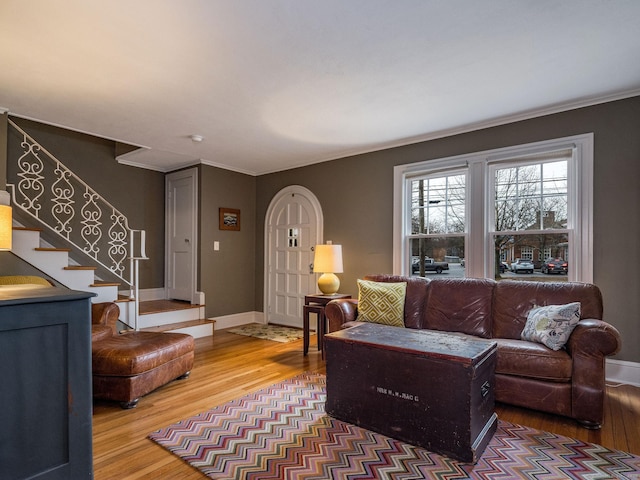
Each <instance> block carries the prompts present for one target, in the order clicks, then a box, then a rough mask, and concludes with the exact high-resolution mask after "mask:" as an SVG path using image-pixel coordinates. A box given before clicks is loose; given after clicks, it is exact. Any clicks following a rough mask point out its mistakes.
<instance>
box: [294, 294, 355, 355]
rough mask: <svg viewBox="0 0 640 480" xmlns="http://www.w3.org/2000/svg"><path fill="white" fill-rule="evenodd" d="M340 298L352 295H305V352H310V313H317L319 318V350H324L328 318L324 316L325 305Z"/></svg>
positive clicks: (303, 325) (303, 316)
mask: <svg viewBox="0 0 640 480" xmlns="http://www.w3.org/2000/svg"><path fill="white" fill-rule="evenodd" d="M339 298H351V295H349V294H346V293H336V294H333V295H322V294H315V295H305V297H304V307H302V312H303V315H302V328H303V335H304V337H303V338H304V347H303V354H304V355H307V354H308V353H309V313H315V314H316V316H317V318H318V331H317V332H316V334H317V336H318V350H322V345H323V338H324V334H325V331H326V329H327V320H326V317H325V316H324V307H325V305H326V304H327V303H329V302H330V301H331V300H337V299H339Z"/></svg>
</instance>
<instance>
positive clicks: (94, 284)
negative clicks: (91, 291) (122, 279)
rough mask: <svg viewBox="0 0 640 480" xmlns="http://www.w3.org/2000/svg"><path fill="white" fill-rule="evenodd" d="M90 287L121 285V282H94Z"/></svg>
mask: <svg viewBox="0 0 640 480" xmlns="http://www.w3.org/2000/svg"><path fill="white" fill-rule="evenodd" d="M89 286H90V287H119V286H120V284H119V283H118V282H94V283H92V284H91V285H89Z"/></svg>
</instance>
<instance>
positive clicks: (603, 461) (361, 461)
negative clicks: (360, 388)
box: [149, 374, 640, 480]
mask: <svg viewBox="0 0 640 480" xmlns="http://www.w3.org/2000/svg"><path fill="white" fill-rule="evenodd" d="M324 401H325V377H324V376H323V375H318V374H303V375H300V376H297V377H295V378H293V379H290V380H287V381H285V382H282V383H279V384H276V385H273V386H271V387H268V388H266V389H264V390H261V391H259V392H256V393H253V394H250V395H247V396H245V397H242V398H240V399H237V400H234V401H232V402H229V403H227V404H225V405H222V406H220V407H217V408H214V409H212V410H209V411H208V412H205V413H202V414H200V415H197V416H195V417H192V418H189V419H187V420H183V421H181V422H179V423H177V424H175V425H171V426H169V427H167V428H164V429H162V430H159V431H156V432H153V433H152V434H150V435H149V438H151V439H152V440H154V441H155V442H157V443H158V444H160V445H161V446H163V447H165V448H166V449H168V450H169V451H171V452H172V453H174V454H175V455H177V456H179V457H180V458H182V459H183V460H184V461H185V462H187V463H189V464H190V465H192V466H193V467H195V468H197V469H198V470H200V471H201V472H202V473H204V474H205V475H207V476H208V477H210V478H214V479H234V480H242V479H246V480H267V479H274V480H283V479H297V480H302V479H305V480H311V479H349V480H355V479H398V480H399V479H402V480H409V479H424V478H438V479H447V480H458V479H460V480H462V479H485V480H496V479H522V478H524V479H532V480H533V479H536V480H541V479H565V478H567V479H585V480H586V479H589V480H596V479H602V480H604V479H629V480H631V479H634V480H637V479H640V457H638V456H636V455H631V454H629V453H625V452H622V451H616V450H610V449H608V448H604V447H602V446H599V445H595V444H591V443H585V442H582V441H579V440H574V439H571V438H568V437H563V436H560V435H555V434H552V433H547V432H542V431H540V430H534V429H532V428H528V427H523V426H520V425H515V424H511V423H507V422H502V421H499V425H498V430H497V432H496V433H495V435H494V437H493V439H492V440H491V442H490V443H489V445H488V446H487V448H486V449H485V451H484V453H483V455H482V457H481V458H480V460H479V461H478V463H476V464H475V465H472V464H465V463H460V462H458V461H455V460H451V459H449V458H447V457H443V456H441V455H437V454H435V453H431V452H428V451H427V450H424V449H421V448H418V447H414V446H412V445H408V444H406V443H403V442H400V441H397V440H394V439H391V438H388V437H385V436H384V435H380V434H377V433H373V432H370V431H368V430H365V429H362V428H359V427H356V426H354V425H351V424H348V423H344V422H341V421H339V420H335V419H333V418H331V417H329V416H328V415H326V414H325V413H324Z"/></svg>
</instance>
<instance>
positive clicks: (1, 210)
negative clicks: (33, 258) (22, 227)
mask: <svg viewBox="0 0 640 480" xmlns="http://www.w3.org/2000/svg"><path fill="white" fill-rule="evenodd" d="M9 203H10V196H9V193H8V192H6V191H3V190H0V251H8V250H11V239H12V236H13V220H12V212H11V207H10V206H9Z"/></svg>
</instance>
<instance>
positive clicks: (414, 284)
mask: <svg viewBox="0 0 640 480" xmlns="http://www.w3.org/2000/svg"><path fill="white" fill-rule="evenodd" d="M364 279H365V280H370V281H372V282H395V283H398V282H405V283H406V284H407V294H406V296H405V300H404V326H405V327H407V328H423V326H422V321H423V318H422V317H423V316H424V308H425V302H426V298H427V291H428V290H429V284H430V283H431V280H429V279H428V278H424V277H406V276H401V275H389V274H377V275H366V276H365V277H364Z"/></svg>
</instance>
